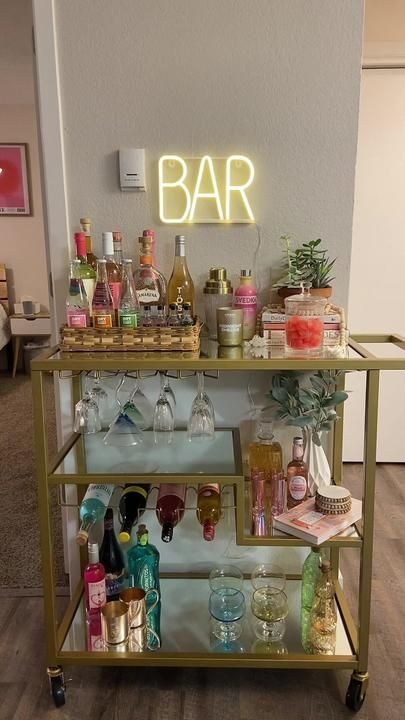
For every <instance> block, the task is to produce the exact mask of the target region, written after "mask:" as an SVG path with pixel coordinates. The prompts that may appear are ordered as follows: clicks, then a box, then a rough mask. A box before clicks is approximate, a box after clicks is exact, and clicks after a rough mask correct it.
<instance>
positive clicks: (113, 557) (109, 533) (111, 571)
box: [100, 508, 125, 602]
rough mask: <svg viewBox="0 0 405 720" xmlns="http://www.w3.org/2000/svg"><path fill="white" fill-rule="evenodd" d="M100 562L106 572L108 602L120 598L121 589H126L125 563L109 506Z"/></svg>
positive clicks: (105, 520)
mask: <svg viewBox="0 0 405 720" xmlns="http://www.w3.org/2000/svg"><path fill="white" fill-rule="evenodd" d="M100 562H101V563H102V565H103V566H104V570H105V572H106V575H105V583H106V592H107V602H108V601H109V600H118V598H119V594H120V592H121V590H123V589H124V581H125V563H124V556H123V554H122V550H121V548H120V546H119V544H118V540H117V538H116V537H115V532H114V513H113V509H112V508H107V510H106V514H105V517H104V537H103V542H102V543H101V548H100Z"/></svg>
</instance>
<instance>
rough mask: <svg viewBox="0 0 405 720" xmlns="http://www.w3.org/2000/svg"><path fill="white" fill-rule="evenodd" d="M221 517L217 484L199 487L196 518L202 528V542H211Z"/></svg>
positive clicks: (219, 493)
mask: <svg viewBox="0 0 405 720" xmlns="http://www.w3.org/2000/svg"><path fill="white" fill-rule="evenodd" d="M220 517H221V491H220V488H219V485H218V484H217V483H210V484H207V485H200V486H199V488H198V498H197V518H198V522H199V523H200V525H202V527H203V538H204V540H208V541H210V540H213V539H214V537H215V526H216V525H217V524H218V522H219V519H220Z"/></svg>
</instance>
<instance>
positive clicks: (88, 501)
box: [76, 483, 115, 545]
mask: <svg viewBox="0 0 405 720" xmlns="http://www.w3.org/2000/svg"><path fill="white" fill-rule="evenodd" d="M114 487H115V485H95V484H94V483H91V484H90V485H89V486H88V488H87V491H86V494H85V496H84V498H83V500H82V504H81V505H80V520H81V523H82V524H81V526H80V530H79V532H78V533H77V535H76V542H77V543H78V544H79V545H85V544H86V543H87V541H88V539H89V532H90V529H91V528H92V527H93V525H95V523H96V522H98V521H99V520H103V518H104V515H105V511H106V509H107V507H108V503H109V502H110V498H111V495H112V494H113V492H114Z"/></svg>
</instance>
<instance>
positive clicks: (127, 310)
mask: <svg viewBox="0 0 405 720" xmlns="http://www.w3.org/2000/svg"><path fill="white" fill-rule="evenodd" d="M140 312H141V311H140V306H139V300H138V296H137V294H136V290H135V283H134V279H133V277H132V260H123V261H122V282H121V294H120V302H119V309H118V325H119V326H120V327H126V328H128V327H129V328H135V327H138V324H139V318H140Z"/></svg>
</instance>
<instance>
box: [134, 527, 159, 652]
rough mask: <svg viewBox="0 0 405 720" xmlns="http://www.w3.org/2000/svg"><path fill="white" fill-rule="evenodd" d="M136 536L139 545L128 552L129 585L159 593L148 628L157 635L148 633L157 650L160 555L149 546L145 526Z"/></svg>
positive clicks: (149, 618)
mask: <svg viewBox="0 0 405 720" xmlns="http://www.w3.org/2000/svg"><path fill="white" fill-rule="evenodd" d="M136 536H137V544H136V545H134V547H133V548H131V550H129V552H128V574H129V584H130V587H140V588H143V590H152V589H153V590H157V592H158V593H159V601H158V603H157V605H156V607H155V608H154V609H153V610H152V611H151V612H150V613H149V614H148V626H149V627H150V628H152V630H153V631H154V633H156V635H157V637H155V636H154V635H153V634H152V633H148V646H149V647H151V648H156V647H159V645H160V640H159V639H160V612H161V601H160V583H159V559H160V555H159V551H158V549H157V548H156V547H155V546H154V545H150V544H149V534H148V531H147V529H146V526H145V525H140V526H139V528H138V531H137V533H136ZM158 638H159V639H158Z"/></svg>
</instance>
